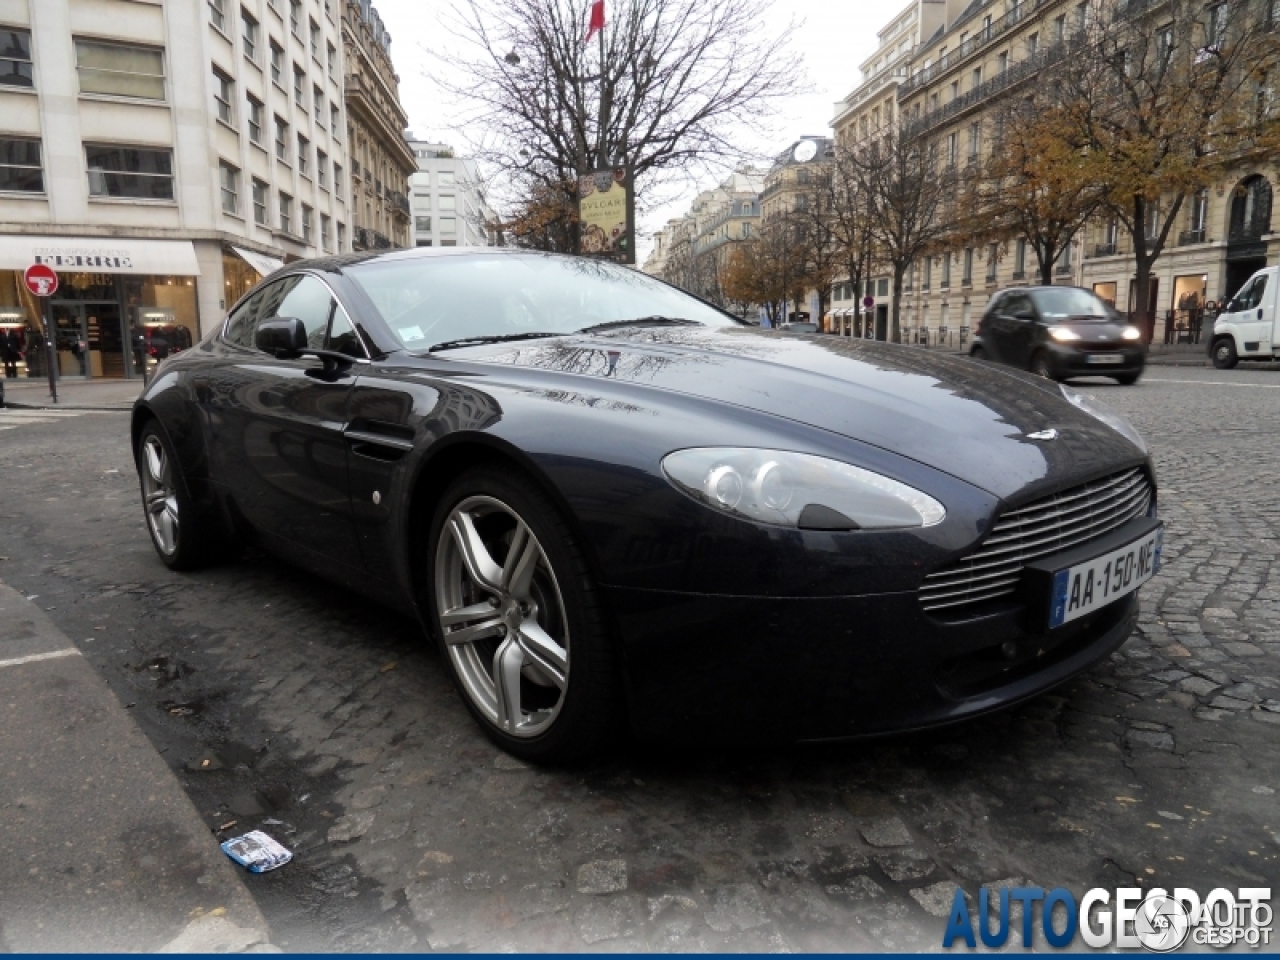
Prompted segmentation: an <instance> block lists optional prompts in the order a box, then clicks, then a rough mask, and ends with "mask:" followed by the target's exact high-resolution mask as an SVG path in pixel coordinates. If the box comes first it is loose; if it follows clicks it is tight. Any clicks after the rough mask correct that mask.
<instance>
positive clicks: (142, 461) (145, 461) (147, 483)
mask: <svg viewBox="0 0 1280 960" xmlns="http://www.w3.org/2000/svg"><path fill="white" fill-rule="evenodd" d="M135 457H136V463H137V468H138V480H139V482H140V483H141V485H142V509H143V511H144V512H145V515H146V520H147V532H148V533H149V534H151V543H152V545H153V546H154V547H155V548H156V553H158V554H159V555H160V559H161V560H163V561H164V563H165V565H166V566H168V567H170V568H171V569H173V570H191V569H194V568H195V567H198V566H202V565H203V564H205V563H208V562H209V561H211V560H215V559H218V558H219V557H220V556H222V555H224V553H225V551H226V547H227V544H226V543H224V542H223V540H221V539H219V537H218V536H217V534H216V532H215V531H214V530H213V529H212V528H211V524H210V523H209V521H208V518H207V517H205V516H203V515H201V513H200V511H199V510H197V509H196V505H195V502H194V501H193V500H192V498H191V491H190V488H189V487H188V485H187V478H186V477H185V476H184V475H183V472H182V465H181V464H180V463H179V462H178V457H177V455H176V454H175V453H174V451H173V447H172V445H171V444H170V443H169V438H168V437H166V436H165V434H164V431H162V430H161V429H160V425H159V424H158V423H157V422H156V421H154V420H152V421H151V422H150V423H148V424H147V425H146V426H145V427H143V428H142V433H141V434H140V436H139V437H138V449H137V450H136V451H135Z"/></svg>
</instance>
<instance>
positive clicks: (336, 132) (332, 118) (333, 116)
mask: <svg viewBox="0 0 1280 960" xmlns="http://www.w3.org/2000/svg"><path fill="white" fill-rule="evenodd" d="M338 115H339V108H338V105H337V104H336V103H331V104H329V136H331V137H333V139H335V140H341V139H342V126H341V125H340V123H339V118H338Z"/></svg>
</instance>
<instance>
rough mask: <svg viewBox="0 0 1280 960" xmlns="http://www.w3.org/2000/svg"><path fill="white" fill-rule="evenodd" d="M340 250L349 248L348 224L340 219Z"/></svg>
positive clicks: (338, 238) (338, 239)
mask: <svg viewBox="0 0 1280 960" xmlns="http://www.w3.org/2000/svg"><path fill="white" fill-rule="evenodd" d="M337 242H338V252H339V253H341V252H342V251H343V250H345V249H346V248H347V225H346V224H345V223H343V222H342V221H341V220H339V221H338V237H337Z"/></svg>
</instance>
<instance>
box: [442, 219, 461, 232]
mask: <svg viewBox="0 0 1280 960" xmlns="http://www.w3.org/2000/svg"><path fill="white" fill-rule="evenodd" d="M457 229H458V219H457V218H456V217H441V218H440V232H441V233H455V232H456V231H457Z"/></svg>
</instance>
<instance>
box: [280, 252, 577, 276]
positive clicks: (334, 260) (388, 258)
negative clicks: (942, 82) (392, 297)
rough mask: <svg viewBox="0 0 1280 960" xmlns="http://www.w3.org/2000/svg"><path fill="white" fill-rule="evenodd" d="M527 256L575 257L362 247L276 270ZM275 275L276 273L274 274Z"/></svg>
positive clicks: (336, 270) (333, 270) (337, 269)
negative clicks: (401, 261)
mask: <svg viewBox="0 0 1280 960" xmlns="http://www.w3.org/2000/svg"><path fill="white" fill-rule="evenodd" d="M520 254H523V255H525V256H536V257H554V258H557V259H576V258H574V257H571V256H570V255H569V254H564V253H547V252H546V251H543V250H529V249H526V248H523V247H406V248H401V249H396V250H362V251H359V252H357V253H340V254H334V255H332V256H328V257H311V258H310V259H307V260H294V261H292V262H291V263H287V264H285V265H284V266H283V267H281V268H280V270H278V271H276V272H277V273H284V272H285V271H292V270H320V271H323V272H326V273H341V272H342V271H343V269H344V268H346V267H351V266H354V265H356V264H363V263H394V262H397V261H400V260H435V259H439V258H442V257H474V256H489V255H491V256H515V255H520ZM273 275H274V274H273Z"/></svg>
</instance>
